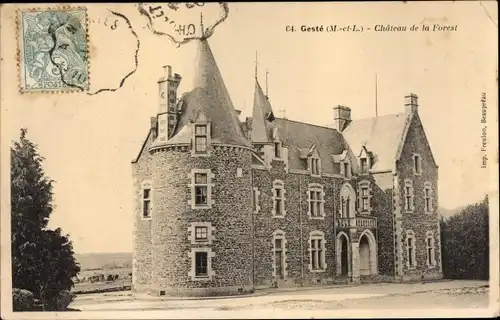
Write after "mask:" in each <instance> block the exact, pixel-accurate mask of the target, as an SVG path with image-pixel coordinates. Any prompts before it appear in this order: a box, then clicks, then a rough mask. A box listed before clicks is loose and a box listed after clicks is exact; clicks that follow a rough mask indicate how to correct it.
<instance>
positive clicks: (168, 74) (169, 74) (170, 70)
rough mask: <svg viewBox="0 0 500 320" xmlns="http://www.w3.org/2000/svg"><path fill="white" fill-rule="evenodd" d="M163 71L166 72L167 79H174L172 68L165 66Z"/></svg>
mask: <svg viewBox="0 0 500 320" xmlns="http://www.w3.org/2000/svg"><path fill="white" fill-rule="evenodd" d="M163 70H164V72H165V77H166V78H167V79H170V78H172V67H171V66H168V65H167V66H163Z"/></svg>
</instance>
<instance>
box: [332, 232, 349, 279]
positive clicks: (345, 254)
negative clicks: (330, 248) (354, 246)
mask: <svg viewBox="0 0 500 320" xmlns="http://www.w3.org/2000/svg"><path fill="white" fill-rule="evenodd" d="M336 243H337V248H336V249H337V252H336V256H337V276H349V275H350V273H351V272H350V268H349V259H350V256H351V254H350V253H351V252H350V245H349V237H348V236H347V234H346V233H345V232H343V231H341V232H339V234H338V235H337V241H336Z"/></svg>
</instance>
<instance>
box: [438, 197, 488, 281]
mask: <svg viewBox="0 0 500 320" xmlns="http://www.w3.org/2000/svg"><path fill="white" fill-rule="evenodd" d="M488 213H489V203H488V197H485V199H484V200H483V201H482V202H480V203H476V204H472V205H469V206H467V207H466V208H464V209H463V210H462V211H461V212H459V213H458V214H456V215H454V216H452V217H450V218H449V219H447V220H443V219H441V241H442V250H443V274H444V277H445V278H450V279H483V280H487V279H489V248H490V246H489V221H488V218H489V214H488Z"/></svg>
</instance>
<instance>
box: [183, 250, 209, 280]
mask: <svg viewBox="0 0 500 320" xmlns="http://www.w3.org/2000/svg"><path fill="white" fill-rule="evenodd" d="M189 257H190V258H191V270H189V272H188V276H189V277H190V278H191V281H210V280H212V277H213V276H214V275H215V272H214V271H213V270H212V258H213V257H215V253H214V252H212V249H211V248H209V247H205V248H192V249H191V252H189Z"/></svg>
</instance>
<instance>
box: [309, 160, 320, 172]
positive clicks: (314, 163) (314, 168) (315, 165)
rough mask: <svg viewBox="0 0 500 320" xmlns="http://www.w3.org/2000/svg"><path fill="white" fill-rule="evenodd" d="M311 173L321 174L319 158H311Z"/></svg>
mask: <svg viewBox="0 0 500 320" xmlns="http://www.w3.org/2000/svg"><path fill="white" fill-rule="evenodd" d="M310 161H311V174H312V175H315V176H319V175H320V174H321V168H320V161H319V158H311V160H310Z"/></svg>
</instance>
